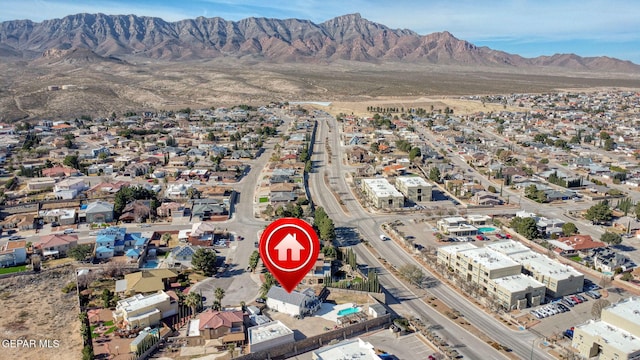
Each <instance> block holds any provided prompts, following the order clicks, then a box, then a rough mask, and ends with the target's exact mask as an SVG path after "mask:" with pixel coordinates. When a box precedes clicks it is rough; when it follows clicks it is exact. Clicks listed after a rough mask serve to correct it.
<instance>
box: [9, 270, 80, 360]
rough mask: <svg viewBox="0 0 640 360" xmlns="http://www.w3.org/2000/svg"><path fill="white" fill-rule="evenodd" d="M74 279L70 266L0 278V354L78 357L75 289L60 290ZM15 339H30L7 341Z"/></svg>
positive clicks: (45, 359)
mask: <svg viewBox="0 0 640 360" xmlns="http://www.w3.org/2000/svg"><path fill="white" fill-rule="evenodd" d="M74 280H75V275H74V270H73V268H72V267H71V266H65V267H62V268H59V269H56V270H47V271H43V272H42V273H40V274H36V275H22V276H16V277H13V278H9V279H2V280H0V299H2V302H1V303H2V312H0V338H1V339H2V343H0V346H1V351H2V356H0V357H1V358H3V359H30V360H31V359H33V360H40V359H42V360H49V359H79V358H81V352H82V340H81V338H80V322H79V321H78V311H79V310H78V302H77V297H76V292H75V289H74V291H70V292H69V293H67V294H64V293H62V291H61V289H62V288H63V287H64V286H65V285H66V284H68V283H69V282H72V281H74ZM19 339H20V340H34V342H27V345H28V347H23V346H18V344H17V343H14V344H12V343H11V342H10V341H11V340H19ZM47 340H50V341H49V342H47ZM56 341H58V343H57V342H56ZM56 345H57V346H56Z"/></svg>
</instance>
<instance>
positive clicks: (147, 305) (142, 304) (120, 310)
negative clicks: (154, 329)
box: [113, 291, 178, 329]
mask: <svg viewBox="0 0 640 360" xmlns="http://www.w3.org/2000/svg"><path fill="white" fill-rule="evenodd" d="M177 313H178V300H177V299H174V298H172V297H171V296H169V295H168V294H167V293H165V292H164V291H158V292H157V293H156V294H152V295H142V294H137V295H134V296H132V297H129V298H126V299H123V300H120V301H118V304H117V305H116V309H115V310H114V311H113V320H114V322H115V323H118V322H121V321H122V322H123V324H124V325H125V326H126V327H127V328H129V329H132V328H136V327H137V328H145V327H147V326H154V325H157V324H159V323H160V320H162V319H164V318H166V317H169V316H173V315H175V314H177Z"/></svg>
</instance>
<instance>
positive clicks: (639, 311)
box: [605, 297, 640, 324]
mask: <svg viewBox="0 0 640 360" xmlns="http://www.w3.org/2000/svg"><path fill="white" fill-rule="evenodd" d="M605 310H606V312H608V313H611V314H613V315H616V316H618V317H620V318H621V319H627V320H628V321H631V322H633V323H636V324H640V297H630V298H628V299H625V300H623V301H621V302H619V303H616V304H613V305H611V306H609V307H608V308H606V309H605Z"/></svg>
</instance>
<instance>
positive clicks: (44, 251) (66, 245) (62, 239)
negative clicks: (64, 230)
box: [34, 234, 78, 258]
mask: <svg viewBox="0 0 640 360" xmlns="http://www.w3.org/2000/svg"><path fill="white" fill-rule="evenodd" d="M77 245H78V235H69V234H51V235H45V236H41V237H40V242H39V243H37V244H36V245H35V246H34V248H35V249H36V252H38V253H40V254H41V255H42V256H45V257H47V256H53V257H56V258H57V257H61V256H62V257H64V256H67V251H69V249H71V248H73V247H75V246H77Z"/></svg>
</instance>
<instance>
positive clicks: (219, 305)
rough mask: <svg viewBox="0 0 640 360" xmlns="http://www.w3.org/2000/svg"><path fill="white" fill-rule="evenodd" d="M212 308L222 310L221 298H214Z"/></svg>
mask: <svg viewBox="0 0 640 360" xmlns="http://www.w3.org/2000/svg"><path fill="white" fill-rule="evenodd" d="M211 308H212V309H213V310H216V311H220V310H222V304H220V301H219V300H213V303H212V304H211Z"/></svg>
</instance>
